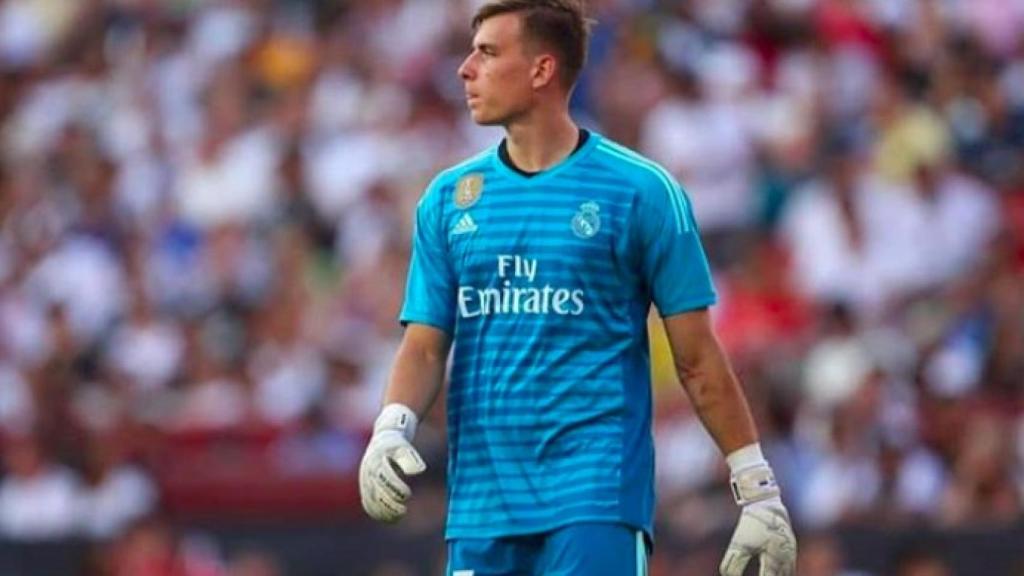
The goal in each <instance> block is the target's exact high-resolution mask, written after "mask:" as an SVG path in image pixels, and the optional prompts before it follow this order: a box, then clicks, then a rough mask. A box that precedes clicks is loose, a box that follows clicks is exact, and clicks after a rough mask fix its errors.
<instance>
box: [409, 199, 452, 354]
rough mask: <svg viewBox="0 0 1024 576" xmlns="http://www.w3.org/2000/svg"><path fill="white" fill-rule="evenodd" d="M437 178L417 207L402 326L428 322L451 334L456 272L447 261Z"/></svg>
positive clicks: (441, 205)
mask: <svg viewBox="0 0 1024 576" xmlns="http://www.w3.org/2000/svg"><path fill="white" fill-rule="evenodd" d="M439 188H440V185H439V184H437V182H436V181H435V182H434V183H432V184H431V186H430V187H429V188H428V189H427V192H426V193H425V194H424V196H423V199H422V200H420V203H419V205H418V206H417V207H416V218H415V222H414V224H413V238H412V257H411V259H410V262H409V276H408V279H407V281H406V285H405V303H404V304H403V306H402V311H401V314H400V315H399V319H400V320H401V322H402V324H403V325H406V324H409V323H413V324H428V325H430V326H434V327H436V328H440V329H441V330H444V331H445V332H447V333H448V334H452V333H453V332H454V329H455V309H454V302H455V291H456V285H455V275H454V273H453V272H452V268H451V263H450V262H449V260H448V250H447V246H446V238H445V234H444V228H443V226H442V217H443V207H444V205H443V203H442V201H441V198H442V194H441V190H439Z"/></svg>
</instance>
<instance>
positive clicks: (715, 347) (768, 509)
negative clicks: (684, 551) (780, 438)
mask: <svg viewBox="0 0 1024 576" xmlns="http://www.w3.org/2000/svg"><path fill="white" fill-rule="evenodd" d="M665 331H666V332H667V333H668V340H669V344H670V345H671V347H672V357H673V358H674V360H675V365H676V370H677V371H678V372H679V379H680V380H681V381H682V384H683V387H684V388H685V389H686V393H687V394H688V395H689V397H690V401H691V402H692V403H693V406H694V409H696V411H697V415H698V416H699V417H700V419H701V422H703V424H704V427H705V428H706V429H707V431H708V432H709V433H710V434H711V436H712V437H713V438H714V439H715V442H716V443H717V444H718V447H719V449H721V451H722V453H723V454H725V456H726V461H727V462H728V464H729V470H730V477H729V483H730V485H731V487H732V492H733V498H734V499H735V500H736V503H737V504H738V505H740V506H741V507H742V511H741V513H740V519H739V522H738V523H737V525H736V530H735V531H734V532H733V536H732V540H731V541H730V542H729V547H728V549H727V550H726V552H725V556H724V558H723V559H722V563H721V565H720V566H719V572H720V573H721V574H723V575H724V576H741V575H742V574H743V570H744V569H745V568H746V566H747V564H748V563H749V562H750V559H751V558H752V557H754V556H758V557H759V559H760V563H761V569H760V574H761V575H762V576H765V575H771V576H792V575H793V574H794V573H795V571H796V537H795V536H794V535H793V529H792V527H791V526H790V521H789V513H788V512H787V511H786V507H785V506H784V505H783V504H782V498H781V496H780V493H779V487H778V485H777V484H776V482H775V475H774V473H773V472H772V469H771V467H770V466H769V465H768V462H767V461H766V460H765V458H764V454H762V452H761V446H760V444H759V443H758V441H757V430H756V428H755V426H754V419H753V418H752V417H751V416H750V407H749V406H748V405H747V400H746V396H745V395H744V394H743V390H742V389H741V388H740V385H739V381H738V380H737V379H736V376H735V375H734V374H733V372H732V369H731V368H730V367H729V361H728V360H727V359H726V357H725V352H723V351H722V347H721V346H720V345H719V344H718V339H717V338H716V337H715V333H714V330H713V328H712V326H711V319H710V316H709V314H708V312H707V310H703V309H702V310H696V311H691V312H684V313H682V314H675V315H672V316H669V317H667V318H665Z"/></svg>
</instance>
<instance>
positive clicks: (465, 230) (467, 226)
mask: <svg viewBox="0 0 1024 576" xmlns="http://www.w3.org/2000/svg"><path fill="white" fill-rule="evenodd" d="M471 232H476V222H473V217H472V216H470V215H469V213H468V212H467V213H465V214H463V215H462V218H459V221H458V222H456V223H455V227H454V228H452V234H469V233H471Z"/></svg>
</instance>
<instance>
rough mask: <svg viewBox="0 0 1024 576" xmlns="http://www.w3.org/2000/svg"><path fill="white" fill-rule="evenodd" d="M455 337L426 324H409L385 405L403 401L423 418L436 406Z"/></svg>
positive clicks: (386, 394) (396, 356) (400, 347)
mask: <svg viewBox="0 0 1024 576" xmlns="http://www.w3.org/2000/svg"><path fill="white" fill-rule="evenodd" d="M450 347H451V338H450V337H449V336H448V334H447V333H445V332H444V331H443V330H440V329H438V328H435V327H433V326H428V325H426V324H409V326H408V327H407V328H406V330H405V335H404V336H403V337H402V343H401V345H400V346H399V348H398V353H397V354H396V355H395V364H394V368H393V369H392V371H391V379H390V380H389V381H388V387H387V389H386V390H385V392H384V405H385V406H387V405H389V404H401V405H403V406H407V407H409V408H410V409H411V410H412V411H413V412H414V413H415V414H416V416H417V417H418V418H422V417H423V416H424V415H425V414H426V413H427V411H429V410H430V407H431V406H433V404H434V401H435V400H436V399H437V395H438V393H439V392H440V391H441V385H442V384H443V383H444V372H445V366H446V365H447V362H448V350H449V348H450Z"/></svg>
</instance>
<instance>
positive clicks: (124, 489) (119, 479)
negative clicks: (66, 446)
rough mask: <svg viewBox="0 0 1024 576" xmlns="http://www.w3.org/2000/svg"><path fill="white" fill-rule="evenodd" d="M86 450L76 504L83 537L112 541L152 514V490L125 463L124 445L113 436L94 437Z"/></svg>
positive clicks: (147, 480)
mask: <svg viewBox="0 0 1024 576" xmlns="http://www.w3.org/2000/svg"><path fill="white" fill-rule="evenodd" d="M88 448H89V452H88V454H87V455H86V466H85V468H86V473H85V477H84V479H83V480H84V482H83V483H82V493H81V496H80V503H79V505H80V506H81V507H82V511H81V512H80V513H81V515H82V519H83V522H84V526H83V528H84V533H85V535H86V536H88V537H89V538H92V539H94V540H112V539H113V538H114V537H116V536H118V535H120V534H122V533H123V532H124V531H125V530H126V529H127V528H128V527H129V526H130V525H132V524H133V523H135V522H136V521H137V520H140V519H141V518H143V517H145V516H147V515H149V514H150V513H151V512H153V510H154V509H155V507H156V499H157V492H156V486H155V485H154V484H153V481H152V480H151V479H150V478H149V476H148V475H147V474H146V473H145V472H144V471H143V470H141V469H139V468H138V467H137V466H135V465H132V464H131V463H130V462H128V459H127V455H126V454H125V451H126V449H127V448H128V443H127V442H125V440H124V439H122V438H118V436H117V434H111V435H95V436H93V437H92V438H91V439H90V442H89V444H88Z"/></svg>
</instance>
